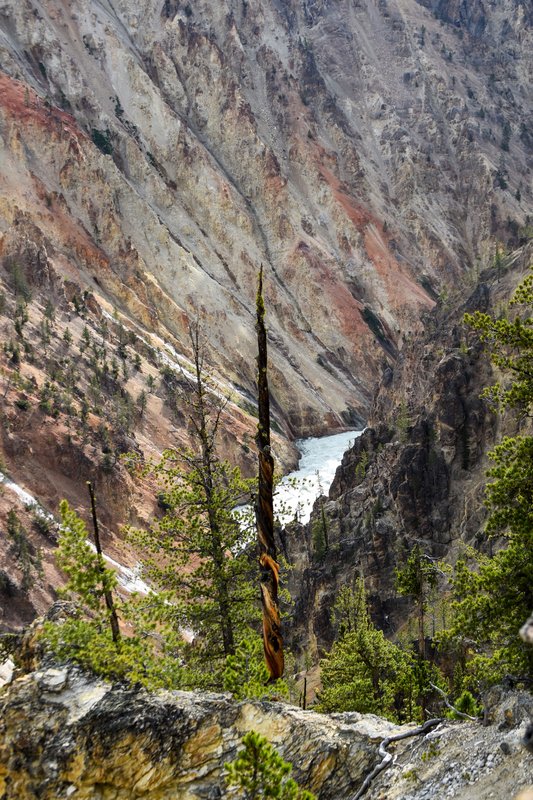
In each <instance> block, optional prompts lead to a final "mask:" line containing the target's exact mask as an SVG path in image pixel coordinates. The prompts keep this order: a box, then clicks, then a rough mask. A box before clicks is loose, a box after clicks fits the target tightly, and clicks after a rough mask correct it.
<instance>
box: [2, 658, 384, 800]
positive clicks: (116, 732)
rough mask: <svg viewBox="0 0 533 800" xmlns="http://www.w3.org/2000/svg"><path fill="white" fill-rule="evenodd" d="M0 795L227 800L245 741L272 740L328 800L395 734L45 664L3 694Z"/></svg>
mask: <svg viewBox="0 0 533 800" xmlns="http://www.w3.org/2000/svg"><path fill="white" fill-rule="evenodd" d="M0 709H1V714H0V793H1V795H2V797H4V798H6V800H8V799H9V800H15V798H17V800H30V799H31V800H33V798H35V797H40V798H43V800H57V799H58V798H60V797H71V796H72V797H76V798H80V800H82V799H83V798H87V800H89V798H91V800H93V798H97V797H102V798H104V797H105V798H111V797H112V798H114V800H126V798H127V799H128V800H130V798H132V797H138V798H142V797H146V798H148V797H149V798H151V800H164V799H166V798H168V799H169V800H170V798H172V800H177V799H178V798H180V799H182V800H185V799H187V800H192V798H204V799H206V800H207V798H211V799H212V800H214V798H218V797H223V796H224V791H223V787H224V781H223V766H224V762H225V761H228V760H232V758H234V757H235V755H236V752H237V750H238V749H239V746H240V740H241V738H242V736H243V735H244V733H246V732H247V731H249V730H252V729H253V730H256V731H258V732H260V733H262V734H263V735H264V736H266V737H267V738H268V739H269V740H270V741H271V742H272V743H273V744H274V745H275V746H276V748H277V749H278V750H279V752H280V753H281V754H282V756H283V757H284V758H285V759H286V760H289V761H291V762H292V763H293V764H294V773H293V774H294V776H295V777H296V778H297V779H298V780H299V781H301V782H302V784H305V786H306V787H307V788H309V789H310V790H312V791H314V792H316V793H317V794H318V795H319V796H320V797H321V798H323V799H324V800H325V799H326V798H331V800H333V799H334V798H335V799H336V800H339V798H342V797H349V796H350V794H351V792H352V789H353V787H355V786H357V785H358V783H360V782H361V781H362V778H363V776H364V774H365V773H366V772H367V771H368V770H369V768H370V767H371V766H372V765H373V763H374V760H375V758H376V743H377V742H378V741H379V740H380V739H382V738H383V737H384V736H386V735H388V734H389V733H390V732H391V731H393V730H395V728H394V726H393V725H391V724H390V723H388V722H386V721H384V720H381V719H379V718H377V717H372V716H363V715H360V714H348V715H336V716H335V717H326V716H322V715H319V714H315V713H313V712H303V711H301V710H299V709H297V708H295V707H292V706H286V705H283V704H281V703H267V702H253V703H252V702H245V703H236V702H234V701H233V700H232V699H231V698H230V697H229V696H228V695H217V694H208V693H188V692H159V693H147V692H145V691H140V690H139V691H137V690H135V689H127V688H124V687H119V686H114V687H111V686H110V685H109V684H106V683H104V682H100V681H98V680H95V679H90V678H88V677H86V676H84V675H82V674H80V673H79V672H77V671H76V670H74V669H67V668H48V669H46V668H43V669H41V670H40V671H37V672H34V673H31V674H30V675H27V676H24V677H22V678H19V679H18V680H16V681H15V682H14V683H12V684H11V685H10V686H9V687H8V688H6V689H4V691H3V693H2V694H1V695H0Z"/></svg>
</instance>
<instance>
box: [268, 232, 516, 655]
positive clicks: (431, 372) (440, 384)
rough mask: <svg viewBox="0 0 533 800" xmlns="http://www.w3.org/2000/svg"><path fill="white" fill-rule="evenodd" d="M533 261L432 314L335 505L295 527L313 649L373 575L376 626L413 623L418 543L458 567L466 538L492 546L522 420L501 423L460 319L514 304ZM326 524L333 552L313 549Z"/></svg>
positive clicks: (330, 502) (359, 447)
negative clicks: (506, 460)
mask: <svg viewBox="0 0 533 800" xmlns="http://www.w3.org/2000/svg"><path fill="white" fill-rule="evenodd" d="M531 254H532V251H531V246H528V247H526V248H525V249H522V250H520V251H518V252H517V253H515V254H514V255H513V256H510V259H511V260H512V261H514V266H515V269H514V270H511V271H510V272H509V273H508V274H507V276H506V277H505V278H504V279H503V280H501V281H498V278H497V274H496V272H492V273H491V272H488V273H486V274H485V276H484V278H485V282H483V283H481V284H480V285H479V286H478V287H477V288H476V289H475V290H474V291H473V293H472V294H471V296H470V298H469V299H468V300H467V301H466V302H461V300H460V298H461V293H460V292H459V293H458V294H457V295H456V296H455V297H450V298H449V299H448V300H447V303H446V305H441V306H439V308H438V309H436V310H435V312H433V313H432V314H431V315H430V316H429V317H428V319H427V320H426V334H425V336H423V337H421V339H420V341H418V342H415V343H413V344H412V345H411V346H409V347H405V348H404V350H403V351H402V353H401V354H400V356H399V358H398V361H397V363H396V366H395V368H394V372H392V370H387V372H386V374H385V376H384V379H383V382H382V384H381V386H380V389H379V391H378V393H377V396H376V399H375V403H374V409H373V412H372V417H373V420H372V421H371V423H372V422H373V425H372V424H371V427H369V428H368V429H367V430H366V431H365V432H364V433H363V435H362V436H361V437H360V438H358V439H356V440H355V443H354V445H353V447H352V448H351V449H350V450H349V451H347V452H346V453H345V455H344V457H343V460H342V464H341V466H340V467H339V468H338V470H337V474H336V477H335V480H334V482H333V485H332V487H331V490H330V494H329V499H326V498H323V499H322V501H319V507H316V506H315V511H314V514H313V515H312V517H311V521H310V523H309V526H308V527H307V528H306V529H301V528H296V527H295V528H294V529H289V530H288V531H287V532H286V536H285V537H284V545H285V548H286V553H287V555H288V558H289V560H290V561H291V562H292V563H294V564H295V565H296V569H295V570H294V571H293V573H291V575H290V577H289V582H290V587H291V591H292V593H293V596H294V597H295V598H296V613H295V617H296V619H298V620H307V621H308V622H307V628H306V630H305V633H303V639H302V641H303V643H304V645H303V646H304V648H309V649H310V650H311V651H316V650H317V649H318V650H319V651H320V650H321V648H327V647H329V646H330V645H331V643H332V639H333V636H334V630H333V629H332V626H331V619H330V615H331V607H332V605H333V602H334V600H335V596H336V594H337V593H338V591H339V589H340V588H341V587H342V586H345V585H348V586H350V585H353V583H354V581H355V578H356V576H358V575H363V576H364V577H365V581H366V585H367V590H368V593H369V596H370V600H371V603H372V608H373V612H374V616H375V620H376V622H377V623H378V624H379V626H380V627H381V628H382V629H383V630H385V632H386V633H388V634H390V635H392V634H394V633H395V632H397V631H398V629H399V628H400V627H401V626H402V625H403V624H404V623H405V620H406V617H407V616H408V605H407V603H406V601H405V599H403V598H400V597H398V595H397V592H396V591H395V588H394V575H395V572H394V570H395V568H396V567H397V566H398V565H399V564H400V563H401V562H402V561H404V560H405V559H406V557H407V555H408V554H409V552H410V551H411V549H412V547H413V545H414V544H415V543H418V544H420V545H421V546H422V547H423V549H424V551H425V552H426V553H428V555H430V556H432V557H434V558H436V559H443V558H444V559H446V560H447V561H448V562H452V563H453V562H454V560H455V558H456V557H457V553H458V551H459V550H460V548H461V546H462V544H464V543H465V542H467V543H469V544H473V545H474V546H476V547H483V546H484V542H485V539H484V534H483V523H484V519H485V515H486V508H485V506H484V503H483V499H484V487H485V483H486V475H485V473H486V469H487V467H488V466H489V462H488V459H487V451H488V450H489V449H490V446H491V445H492V444H494V442H495V440H496V437H497V436H500V435H501V433H502V431H503V430H508V431H509V432H510V433H511V432H512V431H513V429H514V428H513V424H514V423H513V421H512V418H509V420H508V421H507V422H506V423H504V422H503V421H502V419H501V418H500V417H498V416H497V415H496V414H495V413H494V412H493V411H492V410H491V409H490V408H489V407H488V406H487V404H486V403H485V401H483V400H482V399H481V398H480V394H481V392H482V390H483V388H484V387H485V386H487V385H489V384H490V383H491V379H492V373H491V365H490V362H489V359H488V357H487V355H486V354H485V353H484V351H483V349H482V347H481V346H480V344H479V342H478V341H477V338H476V336H475V335H474V334H473V333H472V332H471V331H469V330H468V329H467V328H466V326H465V325H464V324H463V323H462V318H463V315H464V313H465V311H470V312H472V311H473V310H476V309H477V310H481V311H486V310H490V309H491V308H494V307H495V306H497V305H499V304H501V303H502V302H504V301H505V299H508V298H509V295H510V293H511V291H512V289H513V287H514V286H515V285H516V284H517V283H518V281H519V280H520V279H521V278H522V277H523V276H524V272H525V270H526V269H527V267H528V265H529V264H530V263H531V261H530V259H531ZM504 424H506V425H508V426H509V427H508V428H507V429H504V428H502V426H503V425H504ZM324 527H325V528H326V533H327V540H328V543H329V546H328V549H327V552H326V553H324V547H323V546H322V547H321V548H320V550H317V548H316V546H315V545H316V540H317V536H319V537H322V539H323V531H322V529H323V528H324ZM309 609H312V611H311V613H309ZM433 613H434V614H436V615H437V616H438V614H439V613H440V612H439V610H438V607H436V608H435V609H434V612H433ZM298 636H302V629H301V627H300V628H298ZM296 638H298V637H296Z"/></svg>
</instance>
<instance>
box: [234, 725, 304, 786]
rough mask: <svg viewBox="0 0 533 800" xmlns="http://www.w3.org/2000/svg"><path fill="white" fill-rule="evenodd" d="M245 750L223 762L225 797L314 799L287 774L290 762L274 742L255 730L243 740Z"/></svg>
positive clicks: (289, 769)
mask: <svg viewBox="0 0 533 800" xmlns="http://www.w3.org/2000/svg"><path fill="white" fill-rule="evenodd" d="M242 743H243V745H244V749H243V750H241V751H240V752H239V753H238V754H237V758H236V759H235V761H233V762H231V763H229V764H226V765H225V767H226V786H227V788H228V793H227V796H228V797H233V798H242V800H263V799H264V800H267V798H277V799H278V800H315V796H314V795H313V794H311V792H308V791H306V790H305V789H300V787H299V786H298V784H297V783H296V781H295V780H293V778H291V777H290V773H291V771H292V765H291V764H289V763H288V762H286V761H284V760H283V759H282V757H281V756H280V755H279V753H278V752H277V751H276V750H275V748H274V747H273V745H271V744H270V742H268V740H267V739H265V737H264V736H261V734H259V733H256V732H255V731H250V732H249V733H247V734H246V735H245V736H244V737H243V740H242Z"/></svg>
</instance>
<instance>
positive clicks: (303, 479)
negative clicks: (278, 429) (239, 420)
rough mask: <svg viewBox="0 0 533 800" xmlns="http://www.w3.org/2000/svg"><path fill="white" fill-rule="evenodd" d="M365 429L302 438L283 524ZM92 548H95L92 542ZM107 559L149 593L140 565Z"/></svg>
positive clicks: (308, 502)
mask: <svg viewBox="0 0 533 800" xmlns="http://www.w3.org/2000/svg"><path fill="white" fill-rule="evenodd" d="M362 432H363V431H347V432H345V433H335V434H333V435H332V436H322V437H320V438H310V439H300V440H299V441H297V442H296V446H297V447H298V450H299V451H300V453H301V457H300V463H299V465H298V469H297V470H295V471H294V472H291V473H290V474H289V475H285V476H284V477H283V478H282V480H281V481H280V483H279V484H278V486H277V487H276V494H275V498H274V509H275V513H276V516H277V518H278V519H279V520H280V522H282V523H283V524H285V523H287V522H290V521H292V520H293V519H298V520H299V521H300V522H302V523H305V522H308V521H309V517H310V514H311V509H312V508H313V503H314V502H315V500H316V498H317V497H318V496H319V494H321V493H322V494H326V495H327V493H328V491H329V487H330V486H331V483H332V481H333V478H334V477H335V470H336V469H337V467H338V466H339V464H340V462H341V460H342V456H343V453H344V451H345V450H347V449H348V447H349V446H350V444H351V443H353V441H354V439H356V438H357V437H358V436H360V435H361V434H362ZM0 485H2V486H3V487H4V488H5V489H7V490H9V491H11V492H12V493H13V494H15V495H16V496H17V497H18V498H19V501H20V502H22V503H23V504H24V505H26V506H30V507H31V508H32V509H33V511H34V512H35V513H36V514H39V515H41V516H43V517H46V518H48V519H50V520H53V519H54V518H53V516H52V515H51V514H50V513H49V512H48V511H46V509H44V508H43V506H42V505H41V504H40V503H39V501H38V500H36V499H35V497H33V496H32V495H31V494H30V493H29V492H27V491H26V490H25V489H23V488H22V487H21V486H19V485H18V484H17V483H15V482H14V481H12V480H11V479H10V478H8V477H7V475H4V474H3V473H2V472H0ZM89 544H91V547H93V545H92V543H91V542H89ZM105 558H106V560H107V562H108V563H109V564H110V565H111V566H112V567H114V568H115V569H116V570H117V578H118V582H119V583H120V585H121V586H122V587H123V588H124V589H126V590H127V591H128V592H133V591H137V592H142V593H148V592H149V591H150V587H149V586H148V585H147V584H146V583H145V582H144V581H143V580H142V578H141V575H140V565H137V566H136V567H133V568H131V567H125V566H124V565H122V564H119V563H118V562H117V561H115V560H114V559H112V558H111V557H110V556H105Z"/></svg>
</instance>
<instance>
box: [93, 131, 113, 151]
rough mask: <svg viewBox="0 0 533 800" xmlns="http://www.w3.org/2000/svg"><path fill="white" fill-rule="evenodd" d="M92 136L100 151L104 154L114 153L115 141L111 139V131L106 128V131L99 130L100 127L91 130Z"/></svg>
mask: <svg viewBox="0 0 533 800" xmlns="http://www.w3.org/2000/svg"><path fill="white" fill-rule="evenodd" d="M91 138H92V140H93V142H94V144H95V145H96V146H97V148H98V149H99V150H100V152H102V153H104V155H113V143H112V141H111V131H110V130H109V128H106V129H105V131H99V130H98V128H93V129H92V130H91Z"/></svg>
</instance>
